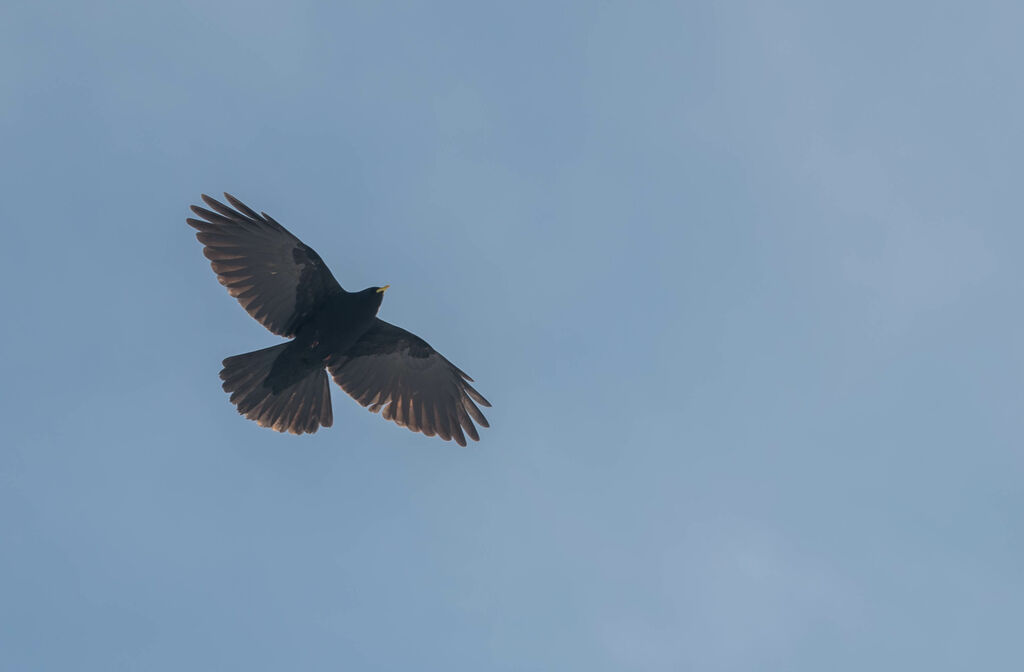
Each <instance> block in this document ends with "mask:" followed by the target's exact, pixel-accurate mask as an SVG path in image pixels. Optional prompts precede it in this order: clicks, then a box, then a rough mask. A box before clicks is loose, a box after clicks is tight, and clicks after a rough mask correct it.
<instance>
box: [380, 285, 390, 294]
mask: <svg viewBox="0 0 1024 672" xmlns="http://www.w3.org/2000/svg"><path fill="white" fill-rule="evenodd" d="M390 286H391V285H384V286H383V287H379V288H378V289H377V293H378V294H383V293H384V292H386V291H388V287H390Z"/></svg>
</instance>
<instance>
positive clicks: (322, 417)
mask: <svg viewBox="0 0 1024 672" xmlns="http://www.w3.org/2000/svg"><path fill="white" fill-rule="evenodd" d="M286 347H288V344H287V343H282V344H281V345H275V346H273V347H271V348H264V349H263V350H256V351H254V352H247V353H245V354H244V355H235V356H234V357H228V358H227V359H225V360H224V368H223V369H222V370H221V372H220V377H221V379H222V380H223V381H224V386H223V387H224V391H225V392H230V393H231V403H233V404H234V405H235V406H237V407H238V412H239V413H241V414H242V415H244V416H245V417H247V418H249V419H250V420H255V421H256V422H257V423H259V424H260V426H262V427H270V428H272V429H275V430H277V431H278V432H292V433H293V434H302V433H303V432H309V433H313V432H315V431H316V430H318V429H319V428H320V427H321V426H324V427H330V426H331V424H332V423H333V422H334V416H333V415H332V412H331V390H330V387H329V384H328V379H327V372H326V371H325V370H324V368H323V366H317V367H313V368H309V369H305V368H304V369H303V370H301V371H298V372H295V371H289V373H290V374H292V375H289V379H288V381H287V385H286V386H283V387H282V386H281V384H280V383H278V384H276V385H271V384H270V382H269V380H268V379H269V378H270V374H271V369H273V368H274V362H276V361H278V358H280V357H281V355H282V353H284V350H285V348H286ZM282 362H284V360H283V359H282ZM277 368H278V369H280V368H282V367H281V364H280V363H279V365H278V367H277ZM288 368H289V369H292V368H293V367H291V366H289V367H288ZM275 379H278V380H280V378H279V376H275ZM275 388H278V389H277V391H275Z"/></svg>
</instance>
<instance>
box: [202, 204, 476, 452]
mask: <svg viewBox="0 0 1024 672" xmlns="http://www.w3.org/2000/svg"><path fill="white" fill-rule="evenodd" d="M224 197H225V198H226V199H227V201H228V203H230V204H231V207H229V206H227V205H225V204H224V203H221V202H220V201H218V200H216V199H214V198H210V197H209V196H207V195H206V194H203V202H204V203H206V205H207V206H208V208H209V209H207V208H203V207H200V206H197V205H193V206H192V212H193V213H195V214H196V215H197V216H198V217H200V218H201V219H193V218H191V217H190V218H188V219H187V220H186V221H187V222H188V223H189V225H191V226H192V227H193V228H195V229H198V231H199V233H197V234H196V238H198V239H199V242H201V243H202V244H203V246H204V247H203V254H204V255H205V256H206V258H207V259H209V260H210V265H211V266H212V267H213V272H214V273H216V274H217V279H218V280H220V283H221V284H222V285H224V286H225V287H227V290H228V293H229V294H231V296H233V297H235V298H236V299H238V302H239V303H241V304H242V307H243V308H245V310H246V311H248V313H249V314H250V315H252V317H253V318H255V319H256V320H257V321H258V322H259V323H260V324H262V325H263V326H264V327H266V328H267V329H269V330H270V331H272V332H273V333H275V334H277V335H278V336H283V337H285V338H289V339H291V340H290V341H288V342H287V343H281V344H280V345H275V346H272V347H269V348H264V349H262V350H256V351H255V352H247V353H245V354H243V355H235V356H234V357H228V358H227V359H225V360H224V362H223V365H224V368H223V369H222V370H221V372H220V377H221V379H222V380H223V381H224V385H223V387H224V391H225V392H228V393H230V394H231V403H233V404H235V406H237V407H238V412H239V413H241V414H242V415H244V416H245V417H247V418H249V419H250V420H255V421H256V422H257V423H259V424H260V425H261V426H263V427H270V428H272V429H275V430H277V431H279V432H286V431H287V432H292V433H294V434H302V433H303V432H310V433H312V432H315V431H316V430H317V429H319V428H320V427H321V426H323V427H330V426H331V424H332V423H333V422H334V416H333V413H332V411H331V390H330V384H329V383H328V380H327V373H326V372H327V371H330V374H331V377H332V378H333V379H334V382H336V383H337V384H338V385H339V386H341V389H343V390H345V391H346V392H348V393H349V394H350V395H351V396H352V397H353V398H354V399H355V400H356V401H358V402H359V403H360V404H362V405H363V406H366V407H368V408H369V410H370V411H371V412H374V413H376V412H378V411H380V412H381V415H382V416H383V417H384V418H385V419H387V420H391V421H392V422H394V423H395V424H397V425H400V426H402V427H407V428H408V429H410V430H412V431H414V432H423V433H424V434H426V435H427V436H435V435H437V436H439V437H441V438H442V439H444V440H445V441H449V440H451V439H455V441H456V442H457V443H458V444H459V445H461V446H465V445H466V436H469V438H471V439H473V440H474V441H479V440H480V435H479V433H478V432H477V428H476V426H475V425H474V424H473V423H474V421H475V422H476V424H478V425H480V426H481V427H488V426H489V425H488V424H487V419H486V418H485V417H484V414H483V413H481V412H480V409H479V407H477V404H480V405H481V406H490V405H491V404H490V402H488V401H487V400H486V399H484V397H483V396H482V395H481V394H480V393H479V392H477V391H476V390H475V389H473V386H472V385H470V382H472V380H473V379H472V378H470V377H469V376H468V375H466V374H465V373H464V372H463V371H462V370H461V369H459V368H458V367H457V366H455V365H454V364H452V363H451V362H449V361H448V360H447V359H445V358H444V356H442V355H441V353H439V352H437V351H436V350H434V349H433V348H432V347H430V345H429V344H427V342H426V341H424V340H423V339H422V338H419V337H418V336H416V335H415V334H412V333H410V332H408V331H406V330H405V329H402V328H400V327H396V326H395V325H393V324H389V323H387V322H385V321H384V320H382V319H380V318H378V317H377V310H378V309H379V308H380V304H381V300H382V299H383V298H384V292H385V290H387V288H388V287H389V285H384V286H383V287H368V288H367V289H364V290H362V291H361V292H347V291H345V290H344V289H342V287H341V285H340V284H338V281H337V280H335V279H334V276H333V275H331V271H330V269H328V268H327V265H326V264H325V263H324V261H323V259H321V258H320V255H318V254H317V253H316V252H315V251H314V250H313V249H312V248H311V247H309V246H307V245H306V244H304V243H303V242H302V241H301V240H299V239H298V238H296V237H295V236H293V235H292V234H291V233H289V231H288V230H287V229H285V228H284V227H283V226H281V225H280V224H278V223H277V222H276V221H275V220H274V218H273V217H271V216H270V215H268V214H267V213H265V212H264V213H262V214H257V213H256V211H254V210H252V209H251V208H249V207H248V206H247V205H245V204H244V203H242V202H241V201H239V200H238V199H237V198H235V197H234V196H232V195H231V194H227V193H226V194H224ZM474 402H475V403H474Z"/></svg>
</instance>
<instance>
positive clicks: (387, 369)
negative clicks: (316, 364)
mask: <svg viewBox="0 0 1024 672" xmlns="http://www.w3.org/2000/svg"><path fill="white" fill-rule="evenodd" d="M327 368H328V370H329V371H330V372H331V376H332V377H333V378H334V382H336V383H337V384H338V385H340V386H341V388H342V389H343V390H345V391H346V392H348V393H349V394H350V395H352V397H353V398H354V399H355V400H356V401H358V402H359V403H360V404H362V405H363V406H369V408H370V411H372V412H374V413H376V412H377V411H380V410H381V409H383V412H382V413H381V415H382V416H384V418H385V419H387V420H392V421H394V422H395V423H396V424H398V425H401V426H402V427H408V428H409V429H410V430H412V431H414V432H423V433H424V434H426V435H427V436H434V435H435V434H436V435H438V436H440V437H441V438H442V439H444V440H445V441H449V440H451V439H455V441H456V442H457V443H458V444H459V445H460V446H464V445H466V436H465V435H464V434H463V432H465V434H468V435H469V437H470V438H471V439H473V440H474V441H479V440H480V435H479V434H478V433H477V431H476V426H475V425H474V424H473V421H474V420H475V421H476V423H477V424H478V425H480V426H481V427H489V426H490V425H488V424H487V418H485V417H484V414H483V413H481V412H480V409H479V408H477V405H476V404H474V403H473V402H474V401H476V403H478V404H481V405H482V406H490V405H491V404H490V402H489V401H487V400H486V399H484V398H483V396H482V395H481V394H480V393H479V392H477V391H476V390H474V389H473V386H472V385H470V384H469V383H470V381H472V380H473V379H472V378H470V377H469V376H467V375H466V374H465V373H463V372H462V371H460V370H459V369H458V367H456V366H455V365H454V364H452V363H451V362H449V361H448V360H447V359H445V358H444V357H442V356H441V354H440V353H439V352H437V351H436V350H434V349H433V348H432V347H430V346H429V345H428V344H427V342H426V341H424V340H423V339H422V338H420V337H418V336H416V335H415V334H411V333H409V332H408V331H406V330H405V329H401V328H399V327H396V326H395V325H393V324H389V323H387V322H385V321H384V320H381V319H378V318H374V322H373V325H372V326H371V327H370V328H369V330H367V332H366V333H365V334H363V335H362V336H361V337H360V338H359V340H358V341H356V343H355V344H354V345H353V346H352V347H351V348H349V349H348V351H346V352H345V354H343V355H338V356H336V357H333V358H332V359H331V360H330V361H328V363H327Z"/></svg>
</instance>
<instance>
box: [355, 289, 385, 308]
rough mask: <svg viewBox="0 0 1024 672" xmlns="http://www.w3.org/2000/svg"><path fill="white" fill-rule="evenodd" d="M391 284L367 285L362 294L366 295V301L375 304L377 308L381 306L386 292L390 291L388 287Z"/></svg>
mask: <svg viewBox="0 0 1024 672" xmlns="http://www.w3.org/2000/svg"><path fill="white" fill-rule="evenodd" d="M390 286H391V285H384V286H383V287H367V288H366V289H364V290H363V291H361V292H359V293H360V294H362V295H364V296H365V297H366V301H369V302H370V303H372V304H373V307H374V308H375V309H377V308H380V304H381V302H382V301H383V300H384V292H386V291H388V287H390Z"/></svg>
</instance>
